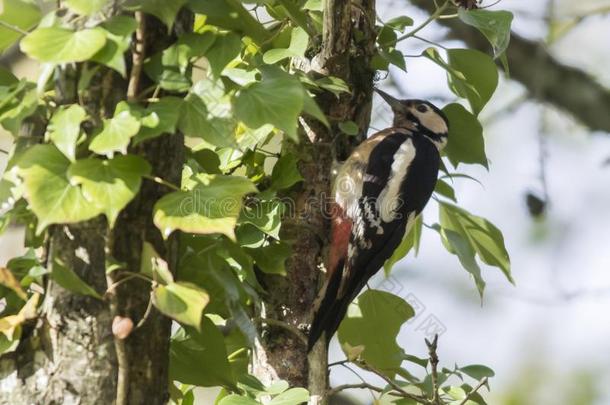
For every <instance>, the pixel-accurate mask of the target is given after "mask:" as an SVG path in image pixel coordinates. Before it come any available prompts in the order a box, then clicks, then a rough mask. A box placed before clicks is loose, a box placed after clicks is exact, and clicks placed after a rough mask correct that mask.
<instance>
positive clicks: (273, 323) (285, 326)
mask: <svg viewBox="0 0 610 405" xmlns="http://www.w3.org/2000/svg"><path fill="white" fill-rule="evenodd" d="M252 321H253V322H258V323H261V324H262V323H266V324H269V325H271V326H277V327H279V328H282V329H284V330H287V331H288V332H290V333H292V334H293V335H295V336H296V337H297V338H299V340H300V341H301V342H303V344H305V345H307V336H305V334H304V333H303V332H301V330H300V329H299V328H297V327H296V326H292V325H290V324H289V323H286V322H284V321H280V320H277V319H271V318H262V317H256V318H254V319H253V320H252Z"/></svg>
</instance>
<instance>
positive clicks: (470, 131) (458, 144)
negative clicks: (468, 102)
mask: <svg viewBox="0 0 610 405" xmlns="http://www.w3.org/2000/svg"><path fill="white" fill-rule="evenodd" d="M443 112H444V113H445V115H446V116H447V119H448V120H449V142H447V147H446V148H445V154H446V155H447V157H448V158H449V161H450V162H451V164H452V165H453V166H454V167H457V166H458V165H459V164H460V163H477V164H480V165H481V166H483V167H485V168H488V166H487V156H486V155H485V140H484V139H483V127H482V126H481V123H479V120H477V117H475V116H474V115H472V114H471V113H470V112H469V111H467V110H466V109H465V108H464V107H463V106H462V105H460V104H456V103H453V104H449V105H447V106H445V108H443Z"/></svg>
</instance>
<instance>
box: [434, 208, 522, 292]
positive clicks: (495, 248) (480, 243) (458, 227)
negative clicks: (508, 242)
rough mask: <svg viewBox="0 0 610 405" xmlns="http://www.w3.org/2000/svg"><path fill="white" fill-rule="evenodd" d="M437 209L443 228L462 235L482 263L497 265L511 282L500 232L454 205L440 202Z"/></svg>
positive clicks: (508, 263)
mask: <svg viewBox="0 0 610 405" xmlns="http://www.w3.org/2000/svg"><path fill="white" fill-rule="evenodd" d="M439 209H440V222H441V226H442V227H443V229H445V230H451V231H454V232H457V233H459V234H460V235H463V236H464V237H465V238H466V239H467V240H468V242H469V243H470V245H471V246H472V248H473V249H474V250H475V251H476V252H477V254H478V256H479V258H480V259H481V260H482V261H483V262H484V263H486V264H489V265H490V266H495V267H498V268H499V269H500V270H502V272H503V273H504V275H505V276H506V278H507V279H508V280H509V281H510V282H511V283H512V282H513V279H512V276H511V273H510V258H509V255H508V252H507V251H506V247H505V246H504V237H503V236H502V232H500V230H499V229H498V228H496V227H495V226H494V225H493V224H492V223H491V222H489V221H488V220H486V219H485V218H482V217H479V216H476V215H473V214H471V213H469V212H468V211H466V210H464V209H462V208H459V207H456V206H455V205H452V204H447V203H441V204H439Z"/></svg>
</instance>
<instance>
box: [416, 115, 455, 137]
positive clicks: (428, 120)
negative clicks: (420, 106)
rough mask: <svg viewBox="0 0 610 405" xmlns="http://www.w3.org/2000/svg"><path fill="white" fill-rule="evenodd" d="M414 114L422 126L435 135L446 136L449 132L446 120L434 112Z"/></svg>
mask: <svg viewBox="0 0 610 405" xmlns="http://www.w3.org/2000/svg"><path fill="white" fill-rule="evenodd" d="M414 114H415V116H416V117H417V119H418V120H419V122H420V123H421V125H422V126H424V127H426V128H428V129H429V130H430V131H432V132H434V133H435V134H446V133H447V132H448V131H449V128H447V123H446V122H445V120H444V119H442V118H441V117H440V116H439V115H438V114H437V113H436V112H434V111H431V110H428V112H425V113H420V112H419V111H417V110H416V111H415V112H414Z"/></svg>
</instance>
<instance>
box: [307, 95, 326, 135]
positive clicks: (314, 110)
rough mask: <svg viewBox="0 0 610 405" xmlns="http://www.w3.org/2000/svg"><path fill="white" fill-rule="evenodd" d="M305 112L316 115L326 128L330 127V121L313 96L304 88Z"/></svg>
mask: <svg viewBox="0 0 610 405" xmlns="http://www.w3.org/2000/svg"><path fill="white" fill-rule="evenodd" d="M303 113H305V114H307V115H310V116H312V117H314V118H315V119H317V120H318V121H320V122H321V123H322V124H324V125H325V126H326V128H330V123H329V122H328V119H327V118H326V115H324V113H323V112H322V110H321V109H320V107H319V106H318V103H316V101H315V100H314V99H313V97H311V96H310V95H309V93H307V91H305V90H303Z"/></svg>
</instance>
